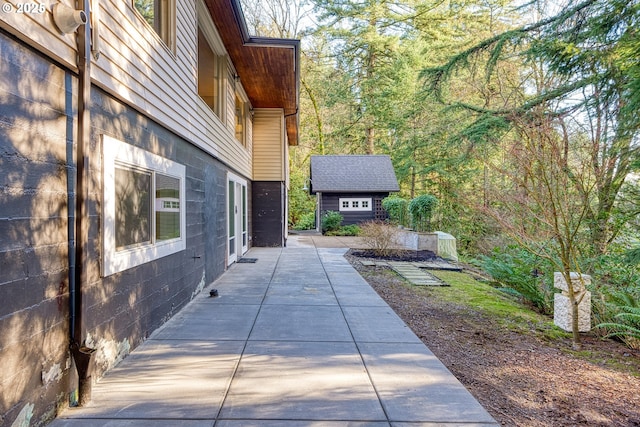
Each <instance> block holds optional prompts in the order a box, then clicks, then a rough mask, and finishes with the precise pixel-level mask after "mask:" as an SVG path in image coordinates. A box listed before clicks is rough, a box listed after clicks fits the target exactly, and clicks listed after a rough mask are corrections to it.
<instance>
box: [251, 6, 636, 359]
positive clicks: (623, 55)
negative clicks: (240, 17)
mask: <svg viewBox="0 0 640 427" xmlns="http://www.w3.org/2000/svg"><path fill="white" fill-rule="evenodd" d="M242 4H243V9H244V12H245V16H246V20H247V23H248V25H249V27H250V28H249V30H250V32H251V33H253V34H255V35H260V36H269V37H281V38H299V39H301V40H302V52H301V70H300V75H301V94H300V95H301V99H300V135H299V145H298V146H297V147H292V148H291V151H290V171H291V177H290V193H289V194H290V195H289V211H290V218H289V222H290V227H292V228H296V227H299V228H305V227H306V226H309V225H310V224H313V223H314V216H313V215H314V206H315V201H314V200H313V198H312V197H311V196H310V195H309V194H308V192H307V191H306V190H304V188H306V187H307V185H308V178H309V159H310V156H311V155H316V154H319V155H322V154H388V155H389V156H390V157H391V159H392V162H393V165H394V168H395V171H396V175H397V178H398V181H399V184H400V188H401V191H400V193H399V194H398V197H401V198H403V199H406V200H411V199H413V198H415V197H416V196H419V195H424V194H429V195H432V196H435V198H436V199H437V200H438V204H437V208H436V211H435V213H434V215H433V218H432V220H431V224H432V226H433V228H434V229H437V230H441V231H446V232H448V233H450V234H452V235H454V236H455V237H456V239H457V244H458V250H459V252H460V253H461V254H462V255H463V258H464V259H465V260H467V261H468V262H473V263H475V264H478V265H479V266H481V267H482V268H484V269H485V270H486V271H487V272H489V273H491V275H492V277H493V278H494V279H495V280H496V282H500V283H501V285H502V286H504V287H506V288H507V289H509V290H510V291H511V292H513V293H514V294H516V295H519V296H520V297H522V298H523V299H525V300H527V301H528V302H529V303H530V304H532V305H533V306H535V307H536V309H538V310H539V311H541V312H543V313H550V312H551V310H552V302H553V293H554V291H553V272H554V271H559V272H562V273H563V274H564V275H565V276H566V278H567V279H568V278H569V273H570V272H572V271H574V272H580V273H586V274H590V275H592V276H593V278H594V280H593V282H592V285H591V288H590V290H591V292H592V293H593V302H594V308H593V310H594V317H595V323H596V324H604V326H602V327H601V328H600V329H599V330H600V331H601V333H602V335H614V336H617V337H619V338H621V339H623V340H624V341H625V342H626V343H627V344H628V345H630V346H637V345H638V343H639V342H640V341H639V340H640V271H639V263H640V249H639V246H640V215H639V214H640V156H639V153H640V138H639V131H640V113H639V107H640V22H639V21H640V3H639V2H638V1H637V0H635V1H632V0H608V1H604V0H586V1H583V2H579V3H575V2H571V1H564V2H563V1H559V2H558V1H553V2H551V1H549V2H548V1H544V0H534V1H531V2H523V1H515V2H513V1H508V0H393V1H391V0H389V1H385V0H350V1H349V0H243V1H242ZM569 282H570V280H569ZM569 293H570V297H571V298H572V299H571V301H572V303H573V306H574V309H575V310H577V305H578V303H579V302H580V301H579V297H580V295H578V294H575V295H574V292H573V289H570V292H569ZM576 314H577V312H576ZM577 318H578V316H577V315H575V316H574V319H576V321H577ZM576 328H577V325H576ZM574 332H575V331H574ZM574 344H576V345H577V346H579V336H577V333H576V334H574Z"/></svg>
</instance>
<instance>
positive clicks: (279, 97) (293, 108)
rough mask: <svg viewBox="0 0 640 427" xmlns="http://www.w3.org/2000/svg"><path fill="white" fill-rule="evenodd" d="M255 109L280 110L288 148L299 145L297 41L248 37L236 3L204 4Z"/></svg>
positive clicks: (209, 1) (216, 1) (210, 0)
mask: <svg viewBox="0 0 640 427" xmlns="http://www.w3.org/2000/svg"><path fill="white" fill-rule="evenodd" d="M205 4H206V5H207V9H209V13H210V14H211V19H212V20H213V23H214V24H215V26H216V28H217V29H218V33H219V34H220V38H221V39H222V42H223V43H224V45H225V47H226V49H227V53H228V54H229V57H230V58H231V61H232V62H233V65H234V67H235V69H236V72H237V73H238V77H239V78H240V81H241V83H242V87H243V88H244V90H245V92H246V93H247V96H248V97H249V101H251V105H252V106H253V107H254V108H282V109H283V110H284V114H285V117H286V127H287V136H288V139H289V145H297V144H298V101H299V81H300V78H299V74H298V72H299V68H298V67H299V55H300V53H299V52H300V41H299V40H294V39H275V38H263V37H252V36H249V34H248V31H247V27H246V23H245V20H244V16H243V15H242V10H241V8H240V4H239V0H205Z"/></svg>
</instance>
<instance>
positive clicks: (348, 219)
mask: <svg viewBox="0 0 640 427" xmlns="http://www.w3.org/2000/svg"><path fill="white" fill-rule="evenodd" d="M388 195H389V193H322V194H321V205H320V215H321V216H323V215H324V214H325V213H326V212H327V211H335V212H339V213H340V215H342V218H343V220H342V224H343V225H350V224H359V223H361V222H365V221H371V220H373V219H376V218H375V208H374V207H375V200H376V199H377V200H382V199H384V198H385V197H387V196H388ZM341 198H354V199H365V198H371V210H370V211H341V210H340V204H339V201H340V199H341Z"/></svg>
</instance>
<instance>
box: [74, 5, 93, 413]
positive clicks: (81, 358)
mask: <svg viewBox="0 0 640 427" xmlns="http://www.w3.org/2000/svg"><path fill="white" fill-rule="evenodd" d="M80 1H81V4H82V7H81V10H80V11H77V13H76V14H75V15H73V14H72V15H73V16H76V17H80V16H83V17H84V19H83V20H82V19H81V21H82V22H81V23H80V24H79V25H78V27H77V33H76V44H77V49H78V99H77V111H78V119H77V138H78V139H77V143H76V153H75V161H76V176H75V198H74V199H75V206H69V209H70V210H71V209H73V210H74V214H73V221H74V222H75V230H74V232H73V237H74V239H73V242H74V243H75V247H74V248H73V249H74V252H75V254H74V256H73V257H72V256H70V257H69V260H70V265H69V270H70V276H71V274H73V277H70V280H69V310H70V313H69V336H70V341H71V343H70V349H71V354H72V355H73V360H74V364H75V366H76V370H77V372H78V387H77V390H78V402H77V404H79V405H80V406H82V405H84V404H85V403H87V402H89V401H90V400H91V385H92V379H91V374H92V371H93V360H94V355H95V349H92V348H88V347H86V346H84V345H83V344H82V342H83V337H82V335H83V331H82V315H83V309H82V299H83V295H82V285H83V284H84V283H85V282H86V272H85V271H84V263H85V261H86V255H85V253H86V245H87V242H88V231H87V230H88V224H87V219H88V210H87V194H88V188H87V181H88V179H87V175H88V171H89V165H88V163H89V158H88V157H87V155H86V152H87V146H88V144H89V141H90V138H91V132H90V126H91V123H90V108H89V107H90V106H89V102H90V99H91V98H90V96H91V24H90V22H89V20H88V19H86V17H87V16H89V14H90V2H89V0H80ZM80 12H81V13H80ZM78 19H79V18H78ZM70 217H71V215H70ZM70 220H71V219H70ZM70 241H71V239H70ZM70 250H71V248H70Z"/></svg>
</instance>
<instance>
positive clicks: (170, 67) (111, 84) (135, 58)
mask: <svg viewBox="0 0 640 427" xmlns="http://www.w3.org/2000/svg"><path fill="white" fill-rule="evenodd" d="M64 3H65V4H68V5H69V6H71V5H72V4H73V2H71V1H65V2H64ZM99 3H100V27H99V33H100V42H99V46H100V52H101V55H100V57H99V58H98V59H95V58H92V65H91V66H92V69H91V77H92V81H93V83H95V84H97V85H98V86H100V87H101V88H103V89H104V90H106V91H107V92H109V93H111V94H113V95H114V96H116V97H118V98H119V99H121V100H122V101H124V102H125V103H127V104H129V105H130V106H133V107H134V108H135V109H137V110H138V111H140V112H142V113H144V114H145V115H147V116H149V117H150V118H152V119H153V120H155V121H157V122H159V123H162V124H163V125H164V126H166V127H167V128H169V129H171V130H172V131H173V132H175V133H176V134H178V135H180V136H181V137H183V138H185V139H186V140H188V141H190V142H192V143H193V144H195V145H196V146H198V147H199V148H202V149H203V150H205V151H206V152H208V153H210V154H211V155H213V156H216V157H218V158H219V159H220V160H221V161H222V162H223V163H225V164H227V165H229V166H230V167H231V168H233V169H234V170H235V171H236V172H238V173H240V174H241V175H244V176H247V177H250V176H251V171H252V166H251V160H252V157H251V153H250V152H249V151H248V150H247V149H246V148H245V147H243V146H242V144H240V143H238V142H237V141H236V140H235V135H234V128H233V126H231V127H229V126H228V125H227V124H225V123H221V122H220V120H219V119H218V118H217V117H216V116H215V115H214V114H213V113H212V112H211V111H210V110H209V109H208V107H206V104H205V103H204V102H203V101H202V100H201V99H200V97H199V96H198V94H197V31H196V28H197V16H196V8H195V1H182V0H179V1H176V5H177V17H176V34H177V36H176V52H175V53H173V52H171V51H170V50H169V49H168V48H167V47H166V46H164V44H163V43H162V41H160V39H159V38H158V37H157V36H156V35H155V33H154V32H153V30H152V29H151V28H150V27H149V26H147V25H146V24H145V22H144V21H143V19H142V18H141V17H140V16H138V15H137V13H136V12H135V11H134V9H133V7H132V6H131V2H130V1H123V0H102V1H100V2H99ZM0 26H1V27H2V28H3V29H5V30H7V31H9V32H11V33H12V34H15V35H16V36H17V37H19V38H21V39H22V40H24V41H25V42H27V43H28V44H30V45H32V46H34V47H35V48H36V49H39V50H42V51H43V52H45V53H46V54H48V55H50V56H52V57H53V58H55V59H56V60H57V61H59V62H60V63H62V64H63V65H64V66H67V67H69V68H70V69H72V70H75V69H76V52H75V34H71V35H62V34H60V33H59V32H58V30H57V29H56V28H55V26H54V25H53V18H52V16H51V12H50V11H47V12H45V13H44V14H33V13H32V14H18V13H2V14H0ZM229 98H230V100H231V101H233V93H232V94H230V95H229ZM229 108H230V111H231V112H233V111H234V108H235V107H234V104H233V103H231V104H230V107H229ZM233 117H234V116H233V114H232V115H231V117H230V118H231V120H233Z"/></svg>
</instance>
